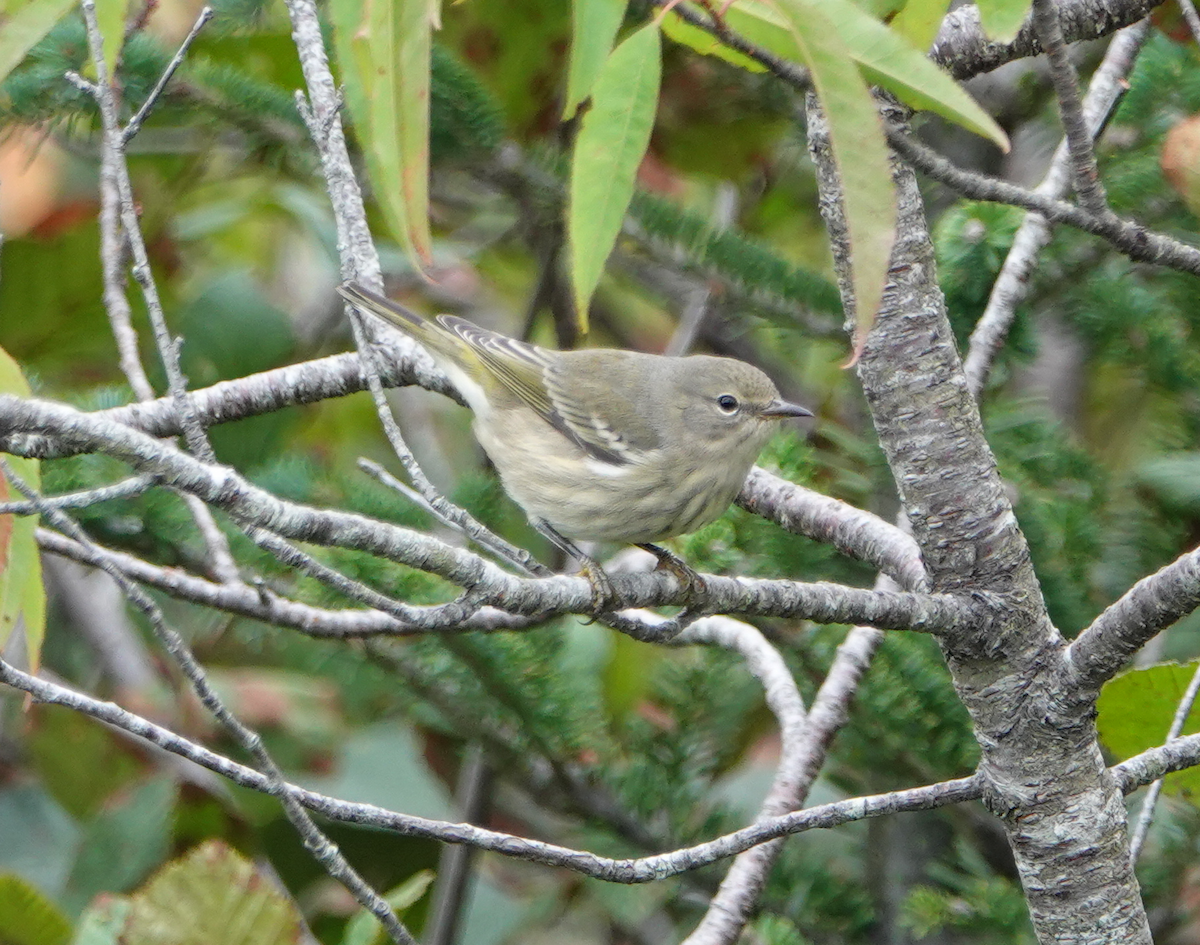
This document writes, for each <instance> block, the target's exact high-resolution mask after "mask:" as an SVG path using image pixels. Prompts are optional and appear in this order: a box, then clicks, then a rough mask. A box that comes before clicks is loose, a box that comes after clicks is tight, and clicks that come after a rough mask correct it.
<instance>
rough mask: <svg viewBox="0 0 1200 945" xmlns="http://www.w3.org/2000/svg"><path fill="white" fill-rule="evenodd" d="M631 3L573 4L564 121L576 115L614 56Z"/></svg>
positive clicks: (583, 0) (592, 0)
mask: <svg viewBox="0 0 1200 945" xmlns="http://www.w3.org/2000/svg"><path fill="white" fill-rule="evenodd" d="M628 2H629V0H573V2H572V4H571V59H570V62H569V63H568V65H567V100H566V102H565V103H564V104H563V119H564V120H565V119H568V118H570V117H571V116H572V115H574V114H575V109H577V108H578V107H579V104H580V102H582V101H583V100H584V99H585V98H587V97H588V96H589V95H591V94H592V86H593V85H595V84H596V77H597V76H599V75H600V70H601V69H602V68H603V66H604V60H606V59H607V58H608V54H609V53H610V52H612V46H613V40H615V39H616V38H617V30H618V29H619V28H620V26H621V20H623V19H624V18H625V7H626V6H627V5H628Z"/></svg>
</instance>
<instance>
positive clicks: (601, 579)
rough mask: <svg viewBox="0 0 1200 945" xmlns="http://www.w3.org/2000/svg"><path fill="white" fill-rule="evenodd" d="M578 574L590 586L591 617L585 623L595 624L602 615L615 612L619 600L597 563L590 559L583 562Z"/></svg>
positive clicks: (607, 577)
mask: <svg viewBox="0 0 1200 945" xmlns="http://www.w3.org/2000/svg"><path fill="white" fill-rule="evenodd" d="M580 573H581V574H582V575H583V576H584V577H585V578H587V580H588V584H590V585H591V586H592V616H591V619H590V620H588V621H587V623H595V622H596V621H597V620H598V619H599V618H600V617H602V616H603V615H604V614H606V613H611V612H612V611H613V610H615V609H616V605H617V603H618V602H619V600H620V598H619V597H617V592H616V590H615V589H614V588H613V586H612V581H611V580H610V579H609V576H608V575H607V574H605V573H604V569H603V568H602V567H600V564H599V563H598V562H596V561H593V560H591V559H588V560H586V561H584V562H583V564H582V566H581V567H580Z"/></svg>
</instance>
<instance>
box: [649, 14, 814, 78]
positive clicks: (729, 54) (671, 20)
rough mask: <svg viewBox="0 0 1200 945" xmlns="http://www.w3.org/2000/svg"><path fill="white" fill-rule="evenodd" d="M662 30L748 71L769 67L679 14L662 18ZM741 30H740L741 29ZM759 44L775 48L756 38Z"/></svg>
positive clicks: (789, 46)
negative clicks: (729, 45) (732, 47)
mask: <svg viewBox="0 0 1200 945" xmlns="http://www.w3.org/2000/svg"><path fill="white" fill-rule="evenodd" d="M662 31H663V33H664V34H665V35H666V36H667V37H668V38H669V39H672V40H674V41H675V42H677V43H679V44H680V45H681V46H687V47H688V48H689V49H694V50H696V52H698V53H700V54H701V55H704V56H713V57H715V58H717V59H724V60H725V61H726V62H731V63H733V64H734V65H735V66H740V67H741V68H743V69H745V70H746V71H747V72H766V70H767V67H766V66H763V65H759V63H758V61H757V60H755V59H751V58H750V57H749V56H746V55H743V54H742V53H740V52H738V51H737V50H735V49H730V48H729V47H728V46H726V45H725V44H724V43H723V42H721V41H720V40H719V39H717V37H715V36H713V34H712V33H709V32H706V31H705V30H702V29H700V27H698V26H692V24H691V23H689V22H688V21H687V20H685V19H683V18H682V17H679V16H670V15H668V16H664V17H663V19H662ZM739 32H740V31H739ZM741 35H743V36H745V37H746V39H751V38H752V37H751V35H750V34H749V33H741ZM755 42H758V44H759V45H760V46H762V47H764V48H766V49H772V51H775V50H773V48H772V47H771V46H770V45H769V44H768V43H765V42H761V41H759V40H755ZM786 42H787V43H788V48H789V49H793V51H794V46H793V44H792V43H791V36H790V35H787V40H786Z"/></svg>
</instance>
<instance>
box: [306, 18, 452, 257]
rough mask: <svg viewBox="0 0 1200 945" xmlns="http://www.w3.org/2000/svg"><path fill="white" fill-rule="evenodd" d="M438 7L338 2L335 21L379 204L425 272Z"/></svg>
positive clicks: (348, 93)
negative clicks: (431, 90) (431, 82)
mask: <svg viewBox="0 0 1200 945" xmlns="http://www.w3.org/2000/svg"><path fill="white" fill-rule="evenodd" d="M439 15H440V14H439V6H438V2H437V0H333V2H332V3H331V4H330V16H331V19H332V20H333V23H334V36H335V45H336V49H337V53H338V59H339V61H340V63H341V66H342V73H343V79H344V81H345V86H346V100H347V104H348V105H349V108H350V115H351V117H352V118H353V120H354V127H355V130H356V131H357V133H358V136H359V139H360V140H361V142H362V144H363V148H364V150H365V152H366V157H367V166H368V169H369V171H370V175H371V180H372V182H373V184H374V191H375V196H376V199H377V200H378V201H379V206H380V208H381V209H382V210H383V215H384V219H385V220H387V223H388V226H389V227H390V228H391V230H392V233H393V235H394V236H395V237H396V238H397V239H398V240H399V241H400V243H401V244H402V245H403V246H404V247H405V249H406V250H407V252H408V254H409V257H410V258H411V259H412V260H413V263H414V264H415V265H416V266H417V267H418V268H421V267H424V266H427V265H429V264H430V263H431V262H432V260H433V250H432V239H431V237H430V233H429V69H430V56H431V54H432V48H433V47H432V43H433V39H432V29H433V25H434V24H435V23H436V22H437V21H438V17H439Z"/></svg>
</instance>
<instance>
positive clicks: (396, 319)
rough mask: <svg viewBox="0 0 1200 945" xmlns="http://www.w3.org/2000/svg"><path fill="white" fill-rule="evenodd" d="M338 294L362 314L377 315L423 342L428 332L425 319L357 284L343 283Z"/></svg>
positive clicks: (427, 324)
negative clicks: (355, 306)
mask: <svg viewBox="0 0 1200 945" xmlns="http://www.w3.org/2000/svg"><path fill="white" fill-rule="evenodd" d="M338 292H339V293H340V294H341V296H342V298H344V299H345V300H346V301H347V302H353V303H354V304H355V305H357V306H358V307H359V308H360V309H362V310H363V311H364V312H370V313H371V314H372V315H377V316H378V317H379V318H382V319H383V320H384V321H385V322H388V323H389V324H392V325H395V326H396V327H397V328H399V329H400V330H401V331H403V332H405V333H407V334H409V335H413V336H414V337H416V338H418V339H422V340H424V339H425V337H426V336H427V334H428V332H429V322H428V320H427V319H424V318H422V317H421V316H420V315H418V314H417V313H416V312H413V311H410V310H409V309H407V308H405V307H404V306H403V305H400V304H399V303H397V302H393V301H392V300H391V299H387V298H384V297H383V296H382V295H380V294H379V293H378V292H372V291H371V290H370V289H368V288H365V287H364V286H361V285H359V284H358V283H357V282H343V283H342V284H341V285H340V286H338Z"/></svg>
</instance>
